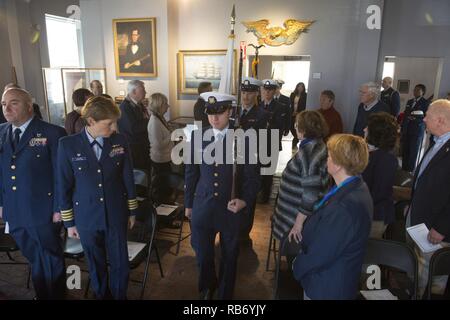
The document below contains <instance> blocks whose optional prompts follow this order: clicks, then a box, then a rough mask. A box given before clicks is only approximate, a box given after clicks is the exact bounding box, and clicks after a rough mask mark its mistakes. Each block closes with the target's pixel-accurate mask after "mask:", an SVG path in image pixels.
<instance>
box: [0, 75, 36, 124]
mask: <svg viewBox="0 0 450 320" xmlns="http://www.w3.org/2000/svg"><path fill="white" fill-rule="evenodd" d="M11 88H17V89H21V88H20V86H19V85H18V84H15V83H8V84H7V85H6V86H5V88H4V90H3V91H6V90H8V89H11ZM33 112H34V115H35V116H36V117H38V118H39V119H41V120H42V113H41V108H39V105H38V104H37V103H35V102H33ZM3 122H6V119H5V117H4V116H3V110H1V111H0V123H3Z"/></svg>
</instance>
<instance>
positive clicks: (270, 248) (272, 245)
mask: <svg viewBox="0 0 450 320" xmlns="http://www.w3.org/2000/svg"><path fill="white" fill-rule="evenodd" d="M277 202H278V194H277V196H276V198H275V205H274V207H273V213H272V215H271V216H270V238H269V245H268V248H267V259H266V271H269V264H270V255H271V253H272V252H273V260H274V262H275V265H276V264H277V256H276V254H277V239H275V237H274V236H273V217H274V214H275V208H276V207H277Z"/></svg>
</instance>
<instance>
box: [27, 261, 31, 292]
mask: <svg viewBox="0 0 450 320" xmlns="http://www.w3.org/2000/svg"><path fill="white" fill-rule="evenodd" d="M30 280H31V266H30V265H28V276H27V289H30Z"/></svg>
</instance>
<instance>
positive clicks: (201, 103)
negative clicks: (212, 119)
mask: <svg viewBox="0 0 450 320" xmlns="http://www.w3.org/2000/svg"><path fill="white" fill-rule="evenodd" d="M197 91H198V94H199V95H200V94H202V93H203V92H211V91H213V87H212V84H211V82H206V81H205V82H200V84H199V85H198V89H197ZM194 120H195V121H201V122H202V127H205V128H206V127H209V121H208V115H207V114H206V113H205V100H203V99H202V98H200V97H198V99H197V102H196V103H195V105H194Z"/></svg>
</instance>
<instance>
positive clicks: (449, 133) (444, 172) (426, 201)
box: [406, 99, 450, 296]
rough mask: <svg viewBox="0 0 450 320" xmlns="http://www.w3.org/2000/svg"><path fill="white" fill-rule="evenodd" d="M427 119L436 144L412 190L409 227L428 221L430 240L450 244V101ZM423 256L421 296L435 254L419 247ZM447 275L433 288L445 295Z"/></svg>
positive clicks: (434, 109) (443, 102)
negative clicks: (431, 259) (425, 251)
mask: <svg viewBox="0 0 450 320" xmlns="http://www.w3.org/2000/svg"><path fill="white" fill-rule="evenodd" d="M424 122H425V124H426V127H427V131H428V132H429V133H430V134H432V135H433V136H434V144H432V145H431V146H430V147H429V149H428V150H427V152H426V153H425V155H424V157H423V159H422V161H421V163H420V164H419V165H418V167H417V169H416V171H415V176H414V181H413V190H412V193H411V197H412V198H411V205H410V208H409V211H408V215H407V219H406V226H407V227H408V226H415V225H417V224H420V223H425V225H426V226H427V228H428V229H429V230H430V231H429V233H428V241H429V242H431V243H432V244H440V245H442V246H444V247H448V246H450V243H449V242H450V188H449V187H448V185H449V181H450V165H449V163H450V152H449V151H450V101H448V100H444V99H440V100H436V101H435V102H433V103H432V104H431V105H430V107H429V108H428V111H427V114H426V116H425V119H424ZM415 249H416V253H417V255H418V258H419V296H422V294H423V292H424V291H425V287H426V285H427V280H428V267H429V262H430V258H431V255H432V254H425V253H423V252H422V251H421V250H420V249H419V248H417V247H416V248H415ZM447 278H448V277H447V276H439V277H434V278H433V283H431V284H430V285H431V290H432V292H433V293H435V294H442V293H443V292H444V291H445V287H446V284H447Z"/></svg>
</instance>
